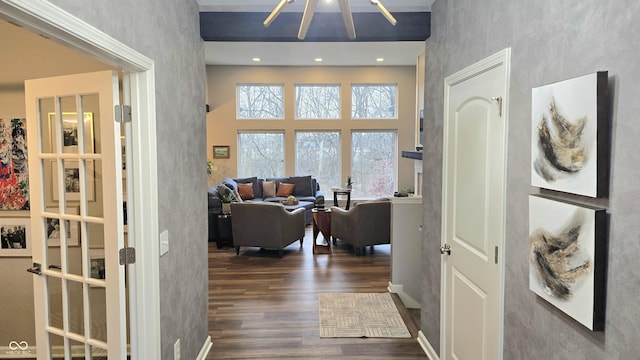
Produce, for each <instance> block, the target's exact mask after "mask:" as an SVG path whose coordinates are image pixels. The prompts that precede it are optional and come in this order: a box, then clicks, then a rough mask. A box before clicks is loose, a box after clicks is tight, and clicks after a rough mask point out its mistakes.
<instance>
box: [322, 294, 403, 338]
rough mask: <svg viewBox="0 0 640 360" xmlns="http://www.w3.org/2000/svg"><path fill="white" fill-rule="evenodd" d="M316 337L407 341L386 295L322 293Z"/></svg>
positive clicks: (394, 308)
mask: <svg viewBox="0 0 640 360" xmlns="http://www.w3.org/2000/svg"><path fill="white" fill-rule="evenodd" d="M318 302H319V303H320V337H325V338H336V337H351V338H352V337H371V338H410V337H411V334H410V333H409V330H408V329H407V326H406V325H405V324H404V321H402V317H401V316H400V313H399V312H398V309H397V308H396V304H395V303H394V302H393V299H392V298H391V294H389V293H322V294H319V298H318Z"/></svg>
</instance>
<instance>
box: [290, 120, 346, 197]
mask: <svg viewBox="0 0 640 360" xmlns="http://www.w3.org/2000/svg"><path fill="white" fill-rule="evenodd" d="M340 169H341V167H340V133H339V132H334V131H313V132H311V131H309V132H306V131H298V132H296V174H297V175H309V174H312V175H313V176H314V177H315V178H316V179H317V180H318V183H319V184H320V186H321V187H322V190H323V191H324V193H325V196H328V193H327V190H328V189H330V188H332V187H336V186H340Z"/></svg>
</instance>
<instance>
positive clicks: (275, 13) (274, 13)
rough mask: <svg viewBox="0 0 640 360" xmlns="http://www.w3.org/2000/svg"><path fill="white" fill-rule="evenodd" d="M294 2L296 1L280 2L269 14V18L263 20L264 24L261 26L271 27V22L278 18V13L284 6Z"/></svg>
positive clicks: (283, 0)
mask: <svg viewBox="0 0 640 360" xmlns="http://www.w3.org/2000/svg"><path fill="white" fill-rule="evenodd" d="M294 1H296V0H281V1H280V3H279V4H278V5H277V6H276V7H275V9H273V11H272V12H271V14H269V16H267V18H266V19H264V22H263V23H262V24H264V27H267V26H269V25H271V23H272V22H273V20H275V19H276V18H277V17H278V15H280V12H282V8H283V7H284V6H285V5H287V4H291V3H292V2H294Z"/></svg>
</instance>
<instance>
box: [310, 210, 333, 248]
mask: <svg viewBox="0 0 640 360" xmlns="http://www.w3.org/2000/svg"><path fill="white" fill-rule="evenodd" d="M311 215H312V216H313V254H317V253H318V250H319V249H323V252H325V253H327V254H333V249H332V248H331V209H317V208H314V209H311ZM320 233H322V236H323V237H324V241H325V242H326V243H327V244H326V245H319V244H318V243H317V241H316V239H317V238H318V234H320ZM316 248H317V249H316Z"/></svg>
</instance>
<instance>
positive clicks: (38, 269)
mask: <svg viewBox="0 0 640 360" xmlns="http://www.w3.org/2000/svg"><path fill="white" fill-rule="evenodd" d="M27 271H28V272H30V273H33V274H36V275H42V268H41V266H40V264H38V263H33V267H31V268H29V269H27Z"/></svg>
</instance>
